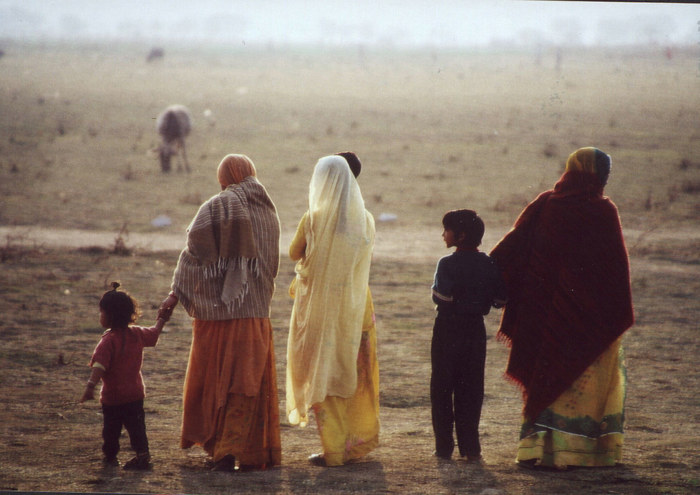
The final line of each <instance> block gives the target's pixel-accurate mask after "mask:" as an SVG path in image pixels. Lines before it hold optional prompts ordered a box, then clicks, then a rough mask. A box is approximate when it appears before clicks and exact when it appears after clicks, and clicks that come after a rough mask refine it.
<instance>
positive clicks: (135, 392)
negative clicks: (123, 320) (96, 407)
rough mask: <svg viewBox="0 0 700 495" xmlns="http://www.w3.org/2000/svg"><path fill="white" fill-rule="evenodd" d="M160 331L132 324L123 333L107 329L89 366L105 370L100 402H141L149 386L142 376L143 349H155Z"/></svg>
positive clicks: (115, 404) (110, 403)
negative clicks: (145, 383) (146, 385)
mask: <svg viewBox="0 0 700 495" xmlns="http://www.w3.org/2000/svg"><path fill="white" fill-rule="evenodd" d="M159 336H160V332H159V331H158V330H157V329H156V328H155V327H151V328H145V327H139V326H136V325H132V326H130V327H128V328H126V329H123V330H107V331H106V332H105V333H104V334H103V335H102V340H100V342H99V343H98V344H97V347H95V352H93V354H92V359H91V360H90V366H98V367H100V368H103V369H104V370H105V374H104V376H103V377H102V392H101V393H100V402H101V403H102V404H104V405H107V406H117V405H120V404H128V403H129V402H134V401H137V400H141V399H143V398H144V397H145V396H146V387H145V385H144V383H143V376H142V375H141V364H142V363H143V348H144V347H154V346H155V345H156V343H157V342H158V337H159Z"/></svg>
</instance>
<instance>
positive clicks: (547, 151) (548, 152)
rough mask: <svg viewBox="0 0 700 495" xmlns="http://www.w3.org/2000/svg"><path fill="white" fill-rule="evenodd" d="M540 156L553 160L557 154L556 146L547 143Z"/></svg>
mask: <svg viewBox="0 0 700 495" xmlns="http://www.w3.org/2000/svg"><path fill="white" fill-rule="evenodd" d="M542 154H543V155H544V156H546V157H547V158H554V157H555V156H557V154H558V152H557V147H556V145H554V144H552V143H547V144H546V145H545V147H544V149H543V150H542Z"/></svg>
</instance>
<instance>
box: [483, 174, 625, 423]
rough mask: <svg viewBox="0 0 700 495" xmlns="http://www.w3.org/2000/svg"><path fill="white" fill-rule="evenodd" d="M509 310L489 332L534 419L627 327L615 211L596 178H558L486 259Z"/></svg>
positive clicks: (619, 231) (621, 243)
mask: <svg viewBox="0 0 700 495" xmlns="http://www.w3.org/2000/svg"><path fill="white" fill-rule="evenodd" d="M491 256H492V257H493V258H494V259H495V260H496V262H497V263H498V265H499V267H500V268H501V270H502V271H503V278H504V280H505V283H506V287H507V289H508V304H507V306H506V308H505V311H504V313H503V318H502V321H501V326H500V329H499V332H498V335H499V337H500V338H502V339H503V340H505V341H507V342H508V343H509V345H510V346H511V351H510V357H509V360H508V367H507V369H506V375H507V376H508V377H509V378H511V379H513V380H514V381H515V382H517V383H518V384H519V385H520V386H521V387H522V389H523V398H524V401H525V406H524V414H525V417H526V418H527V419H530V420H534V419H535V418H536V417H537V416H538V415H539V414H540V413H541V412H542V411H543V410H544V409H545V408H546V407H547V406H549V405H550V404H551V403H552V402H554V400H556V398H557V397H559V395H561V394H562V393H563V392H564V391H565V390H566V389H567V388H568V387H569V386H570V385H571V384H572V383H573V382H574V381H575V380H576V378H578V377H579V376H580V375H581V374H582V373H583V371H585V369H586V368H587V367H588V366H589V365H591V364H592V363H593V362H594V361H595V359H596V358H597V357H598V356H599V355H600V354H601V353H602V352H603V351H604V350H605V349H606V348H607V347H608V346H609V345H610V344H612V343H613V342H614V341H615V340H616V339H617V338H618V337H619V336H620V335H622V333H623V332H624V331H625V330H627V329H628V328H629V327H630V326H632V323H633V321H634V316H633V311H632V296H631V288H630V276H629V260H628V257H627V250H626V248H625V243H624V240H623V238H622V228H621V226H620V220H619V216H618V213H617V208H616V207H615V205H614V204H613V202H612V201H610V200H609V199H608V198H606V197H603V187H602V186H601V184H600V183H599V181H598V179H597V178H596V176H595V175H593V174H590V173H583V172H577V171H572V172H566V173H565V174H564V175H562V177H561V178H560V180H559V182H557V184H556V185H555V186H554V189H553V190H550V191H546V192H544V193H542V194H540V195H539V196H538V197H537V198H536V199H535V200H534V201H533V202H532V203H530V204H529V205H528V206H527V207H526V208H525V210H523V212H522V213H521V214H520V217H518V219H517V220H516V222H515V225H514V226H513V228H512V229H511V231H510V232H509V233H508V234H506V236H505V237H504V238H503V239H502V240H501V241H500V242H499V243H498V244H497V245H496V247H495V248H494V249H493V251H492V252H491Z"/></svg>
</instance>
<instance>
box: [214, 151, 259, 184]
mask: <svg viewBox="0 0 700 495" xmlns="http://www.w3.org/2000/svg"><path fill="white" fill-rule="evenodd" d="M216 175H217V177H218V179H219V184H221V187H222V188H224V189H225V188H227V187H228V186H230V185H231V184H240V183H241V181H242V180H243V179H245V178H246V177H250V176H253V177H255V176H256V171H255V165H253V162H252V160H251V159H250V158H248V157H247V156H245V155H234V154H230V155H226V156H225V157H224V159H223V160H221V163H219V168H218V170H217V171H216Z"/></svg>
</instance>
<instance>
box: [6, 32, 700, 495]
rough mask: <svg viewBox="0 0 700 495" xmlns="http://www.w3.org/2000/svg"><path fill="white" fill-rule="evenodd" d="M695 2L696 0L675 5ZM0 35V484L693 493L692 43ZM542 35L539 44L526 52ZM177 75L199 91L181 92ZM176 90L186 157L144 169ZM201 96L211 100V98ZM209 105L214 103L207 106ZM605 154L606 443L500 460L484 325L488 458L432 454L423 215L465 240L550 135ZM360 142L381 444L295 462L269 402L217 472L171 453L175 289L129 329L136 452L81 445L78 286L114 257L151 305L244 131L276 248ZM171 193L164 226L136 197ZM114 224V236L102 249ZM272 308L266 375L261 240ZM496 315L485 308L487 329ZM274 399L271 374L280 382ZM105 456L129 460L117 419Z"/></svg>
mask: <svg viewBox="0 0 700 495" xmlns="http://www.w3.org/2000/svg"><path fill="white" fill-rule="evenodd" d="M689 22H692V23H693V26H694V22H695V20H693V19H690V20H689ZM148 48H150V47H143V46H137V45H114V46H113V45H102V44H95V45H67V44H49V43H37V44H22V43H10V42H8V43H4V44H3V50H4V51H5V55H4V56H3V57H2V60H1V61H0V63H1V67H0V198H1V199H0V316H1V318H0V397H1V398H2V403H1V404H0V491H30V490H31V491H49V490H55V491H73V492H121V493H135V492H140V493H198V494H225V493H249V492H262V493H347V492H350V493H353V492H354V493H374V492H378V493H382V492H384V493H474V494H482V495H502V494H533V495H534V494H540V493H547V494H569V493H576V494H583V495H592V494H603V493H605V494H629V495H632V494H635V495H636V494H642V495H646V494H665V493H668V494H682V493H698V492H699V491H700V488H699V484H700V460H699V458H700V456H698V445H700V427H699V426H698V425H699V424H700V421H699V420H700V408H699V407H698V406H700V402H699V400H698V395H697V390H698V384H700V376H699V373H700V372H699V371H698V367H697V361H698V356H699V355H700V353H699V352H698V351H699V350H700V349H699V346H700V339H699V337H698V333H699V332H698V331H699V330H700V329H699V327H698V321H699V320H700V304H699V303H698V294H699V293H700V264H699V263H698V253H699V252H700V225H699V224H698V218H699V214H700V202H699V198H700V162H699V161H698V158H697V157H698V156H700V131H699V129H700V113H699V112H698V109H699V108H700V92H698V91H697V86H698V64H697V62H698V59H697V50H696V48H695V47H685V48H682V47H679V49H678V50H676V51H674V54H675V55H674V57H673V58H672V59H668V58H667V57H666V56H665V55H664V54H663V52H662V51H661V49H660V47H629V48H626V49H622V50H617V49H616V50H606V49H597V48H591V49H586V50H570V49H563V50H562V51H561V52H560V54H561V55H563V61H562V64H561V67H558V68H557V67H556V66H555V56H556V53H557V52H558V50H555V48H556V47H548V48H546V49H545V50H544V51H543V52H542V53H541V54H539V55H537V56H536V55H535V53H534V52H531V51H528V50H527V49H524V50H509V49H507V48H498V47H494V48H492V49H486V50H475V51H469V50H467V51H444V52H440V51H434V50H430V49H425V50H416V51H405V52H404V51H398V50H392V49H391V48H387V49H382V50H358V49H346V50H340V51H334V50H326V49H294V48H283V47H253V46H241V47H234V48H232V47H221V46H213V47H206V46H201V47H189V46H188V47H182V46H181V47H177V46H173V47H168V50H167V56H166V57H165V59H164V60H163V61H162V63H159V64H147V63H146V62H145V61H144V57H145V54H146V53H147V49H148ZM540 55H541V56H540ZM193 88H196V91H193ZM172 103H182V104H186V105H187V106H188V107H189V108H190V110H191V111H192V113H193V116H194V127H193V132H192V135H191V136H190V138H189V140H188V156H189V157H190V163H191V165H192V168H193V171H192V173H191V174H189V175H187V176H185V175H184V174H180V173H177V172H174V173H171V174H169V175H164V174H162V173H161V172H160V170H159V167H158V164H157V161H156V159H155V156H154V154H153V148H155V146H156V145H157V144H158V137H157V135H156V134H155V129H154V125H153V123H154V120H155V117H156V116H157V114H158V113H159V112H160V111H161V110H162V109H163V108H164V107H165V106H166V105H168V104H172ZM207 111H208V112H207ZM205 115H212V116H213V120H209V119H208V118H206V117H205ZM588 145H595V146H598V147H600V148H602V149H604V150H605V151H607V152H609V153H611V155H612V156H613V171H612V175H611V178H610V183H609V185H608V186H607V187H606V193H607V194H609V195H610V196H611V197H612V199H613V200H614V201H615V202H616V204H617V205H618V207H619V209H620V215H621V218H622V224H623V228H624V231H625V236H626V240H627V245H628V249H629V251H630V256H631V265H632V285H633V291H634V294H633V297H634V303H635V312H636V324H635V326H634V327H633V328H632V329H631V330H630V331H629V332H628V333H627V335H626V337H625V342H624V345H625V348H626V351H627V364H628V377H629V389H628V400H627V411H626V413H627V423H626V437H625V442H626V445H625V448H624V454H623V455H624V459H623V464H622V465H621V466H618V467H615V468H611V469H595V470H583V469H581V470H572V471H569V472H563V473H560V472H551V471H544V472H531V471H522V470H520V469H518V468H517V467H516V466H515V465H514V462H513V460H514V456H515V447H516V443H517V434H518V428H519V412H520V407H521V404H520V397H519V394H518V392H517V390H516V389H515V388H514V387H513V386H511V385H510V384H508V383H507V382H506V381H505V380H504V379H503V377H502V373H503V370H504V367H505V363H506V357H507V349H506V348H504V346H502V345H501V344H499V343H497V342H495V339H493V338H491V339H490V340H489V343H488V357H487V375H486V400H485V403H484V408H483V417H482V423H481V426H482V428H481V431H482V436H483V446H484V456H485V460H486V462H485V464H484V465H483V466H471V465H465V464H462V463H460V462H452V463H445V464H437V463H436V462H435V460H434V459H432V458H431V453H432V450H433V446H432V443H433V438H432V431H431V425H430V412H429V398H428V380H429V374H430V359H429V342H430V333H431V328H432V316H433V309H432V305H431V303H430V297H429V287H430V283H431V281H432V276H433V271H434V267H435V263H436V261H437V259H438V257H439V256H441V255H443V254H445V253H446V250H445V249H444V247H443V245H442V243H441V239H440V223H439V222H440V218H441V216H442V215H443V213H444V212H445V211H446V210H448V209H452V208H460V207H470V208H475V209H477V211H479V213H480V215H481V216H482V217H483V218H484V221H485V222H486V227H487V231H486V238H485V240H484V245H483V247H484V250H489V249H490V248H491V247H492V246H493V244H494V243H495V242H496V241H497V240H498V239H499V238H500V236H501V235H502V234H503V233H504V232H505V231H506V230H507V229H508V228H509V227H510V225H511V224H512V222H513V220H514V219H515V217H516V215H517V214H518V212H519V211H520V210H521V208H522V207H523V206H524V205H525V204H526V203H527V202H528V201H529V200H531V199H532V198H533V197H534V195H535V194H537V193H538V192H540V191H542V190H544V189H545V188H549V187H551V185H552V184H553V183H554V182H555V181H556V179H557V178H558V177H559V174H560V172H561V169H562V164H563V162H564V160H565V159H566V156H567V155H568V154H569V153H570V152H571V151H573V150H574V149H576V148H577V147H579V146H588ZM344 149H352V150H355V151H357V152H358V153H359V154H360V157H361V158H362V161H363V171H362V175H361V176H360V185H361V188H362V191H363V195H364V198H365V202H366V205H367V208H368V209H369V210H370V211H371V212H373V213H374V214H375V217H377V218H379V217H380V216H381V214H382V213H389V214H395V215H397V219H396V220H395V221H394V222H378V223H377V229H378V232H377V245H376V249H375V255H374V261H373V267H372V274H371V280H370V285H371V288H372V292H373V295H374V298H375V307H376V312H377V321H378V337H379V360H380V368H381V389H380V392H381V406H382V407H381V420H382V432H381V445H380V447H379V448H378V449H376V451H374V452H373V453H372V454H371V455H370V456H368V457H367V459H365V460H364V461H363V462H360V463H357V464H353V465H349V466H345V467H342V468H334V469H320V468H316V467H312V466H310V465H309V464H308V463H307V461H306V458H307V456H308V455H309V454H311V453H314V452H317V451H318V450H319V441H318V437H317V433H316V431H315V426H314V425H313V424H311V425H310V426H309V427H307V428H306V429H298V428H290V427H287V426H286V425H283V429H282V442H283V465H282V466H281V467H279V468H275V469H272V470H269V471H265V472H257V473H239V474H235V475H234V474H221V473H211V472H209V471H207V470H206V469H205V468H204V461H205V456H204V455H203V454H202V452H201V451H198V450H192V451H181V450H180V449H179V448H178V444H179V424H180V418H181V405H180V402H181V395H182V383H183V378H184V373H185V365H186V361H187V355H188V350H189V345H190V332H191V322H190V319H189V318H188V317H187V315H186V314H184V312H183V311H182V310H181V309H180V310H177V311H176V313H175V316H174V317H173V320H172V321H171V322H170V323H169V325H168V327H167V331H166V333H164V335H163V336H162V339H161V342H160V343H159V345H158V347H157V348H155V349H151V350H149V351H148V352H147V353H146V356H145V362H144V375H145V379H146V383H147V386H148V398H147V400H146V411H147V426H148V431H149V438H150V441H151V447H152V453H153V457H154V464H155V466H154V469H153V471H151V472H146V473H130V472H123V471H122V470H119V469H103V468H102V466H101V463H100V458H101V454H100V443H101V442H100V429H101V423H102V418H101V416H100V411H99V406H98V405H97V404H96V403H91V404H84V405H80V404H78V403H77V400H78V398H79V397H80V395H81V393H82V388H83V386H84V383H85V381H86V380H87V377H88V373H89V370H88V368H87V366H86V363H87V361H88V359H89V356H90V354H91V352H92V349H93V348H94V346H95V344H96V343H97V341H98V339H99V336H100V335H101V333H102V330H101V328H100V327H99V324H98V312H97V303H98V300H99V297H100V295H101V293H102V292H103V291H104V290H106V288H107V284H108V283H109V282H110V281H112V280H115V279H116V280H120V281H122V283H123V284H124V286H125V288H126V289H127V290H129V291H130V292H132V294H133V295H134V296H135V297H136V298H137V299H139V300H140V301H141V303H142V308H143V310H144V315H143V318H142V321H143V322H144V323H150V322H151V321H153V318H154V317H155V314H156V308H157V306H158V305H159V303H160V301H161V300H162V299H163V297H164V296H165V294H166V293H167V292H168V288H169V283H170V278H171V275H172V270H173V268H174V265H175V262H176V260H177V252H178V250H179V249H180V248H181V247H182V244H183V242H184V235H183V233H184V229H185V227H186V226H187V224H188V223H189V221H190V220H191V218H192V216H193V215H194V213H195V211H196V208H197V207H198V206H199V205H200V204H201V202H202V201H204V200H205V199H206V198H208V197H209V196H211V195H212V194H214V193H216V189H217V187H218V186H217V184H216V181H215V176H214V170H215V167H216V165H217V164H218V162H219V160H220V159H221V157H223V156H224V155H225V154H226V153H230V152H242V153H246V154H247V155H249V156H250V157H251V158H252V159H253V161H254V162H255V163H256V166H257V167H258V175H259V177H260V178H261V181H262V182H263V184H265V186H266V187H267V189H268V191H269V192H270V195H271V197H272V198H273V200H274V201H275V204H276V205H277V208H278V211H279V215H280V220H281V223H282V227H283V236H282V243H281V245H282V246H283V250H284V249H286V246H287V245H288V241H289V238H290V236H291V233H292V232H293V230H294V228H295V226H296V222H297V221H298V219H299V217H300V215H301V214H302V213H303V211H304V210H305V209H306V202H305V198H306V195H307V192H308V180H309V177H310V171H311V168H312V166H313V164H314V163H315V162H316V160H317V159H318V158H319V157H320V156H323V155H325V154H329V153H333V152H338V151H341V150H344ZM161 215H167V216H168V217H169V218H170V219H171V220H172V225H171V226H169V227H164V228H157V227H154V226H153V225H152V223H151V221H152V220H153V219H154V218H156V217H159V216H161ZM117 248H118V249H117ZM282 260H283V265H282V269H281V271H280V275H279V277H278V281H277V284H278V291H277V293H276V295H275V299H274V301H273V306H272V322H273V326H274V328H275V330H276V333H275V350H276V353H277V371H278V384H279V386H280V387H282V386H283V383H284V381H283V377H284V368H285V350H286V337H287V327H288V319H289V313H290V310H291V300H290V299H289V298H288V297H287V296H286V287H287V285H288V284H289V282H290V280H291V279H292V265H291V263H290V262H289V261H287V260H286V256H284V255H283V257H282ZM498 318H499V314H498V312H494V313H493V314H491V315H490V316H489V317H488V321H487V329H488V332H489V335H491V336H492V337H493V335H494V333H495V331H496V328H497V323H498ZM280 398H281V403H280V408H281V410H283V409H284V402H283V399H284V394H283V390H282V389H280ZM122 445H123V448H124V452H123V453H122V455H121V460H122V461H125V460H127V459H128V458H129V452H128V447H127V438H126V437H125V438H123V444H122Z"/></svg>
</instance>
